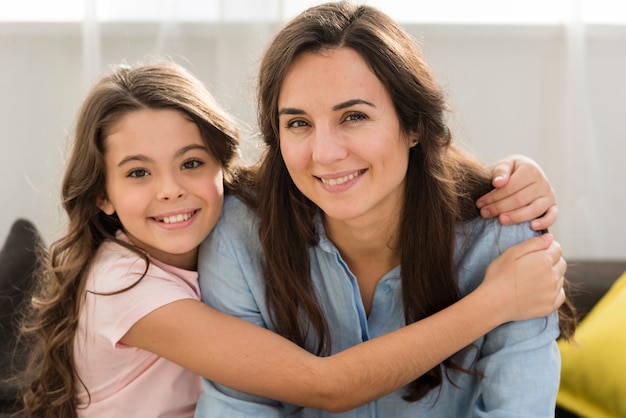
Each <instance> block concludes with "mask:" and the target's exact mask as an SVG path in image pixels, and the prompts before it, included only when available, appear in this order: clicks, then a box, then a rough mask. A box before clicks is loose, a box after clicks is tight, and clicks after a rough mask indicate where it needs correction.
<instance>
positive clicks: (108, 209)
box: [98, 196, 115, 216]
mask: <svg viewBox="0 0 626 418" xmlns="http://www.w3.org/2000/svg"><path fill="white" fill-rule="evenodd" d="M98 207H99V208H100V210H101V211H102V212H104V213H106V214H107V215H109V216H111V215H113V214H114V213H115V207H113V203H111V201H110V200H109V199H107V198H106V196H103V197H101V198H100V199H98Z"/></svg>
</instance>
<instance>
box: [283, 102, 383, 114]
mask: <svg viewBox="0 0 626 418" xmlns="http://www.w3.org/2000/svg"><path fill="white" fill-rule="evenodd" d="M357 104H364V105H367V106H371V107H376V105H375V104H374V103H372V102H368V101H367V100H363V99H352V100H346V101H345V102H341V103H339V104H336V105H335V106H333V107H332V110H342V109H346V108H348V107H351V106H354V105H357ZM304 113H306V112H305V111H304V110H302V109H298V108H295V107H285V108H283V109H280V110H279V111H278V116H281V115H302V114H304Z"/></svg>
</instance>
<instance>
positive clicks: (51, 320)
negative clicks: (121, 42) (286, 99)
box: [23, 62, 239, 418]
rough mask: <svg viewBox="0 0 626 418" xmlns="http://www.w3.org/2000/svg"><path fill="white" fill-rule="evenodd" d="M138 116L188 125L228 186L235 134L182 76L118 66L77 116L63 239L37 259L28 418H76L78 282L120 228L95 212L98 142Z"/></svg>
mask: <svg viewBox="0 0 626 418" xmlns="http://www.w3.org/2000/svg"><path fill="white" fill-rule="evenodd" d="M144 108H152V109H163V108H167V109H176V110H178V111H180V112H183V113H184V114H185V115H186V116H187V117H189V118H190V119H191V120H192V121H194V122H195V123H196V125H197V126H198V128H199V129H200V132H201V134H202V136H203V138H204V140H205V142H206V144H207V146H208V147H209V149H210V150H211V152H212V153H213V155H214V156H215V157H216V158H217V159H218V161H220V163H221V164H222V167H223V170H224V182H225V189H226V190H227V191H228V190H231V189H232V185H233V184H234V183H233V179H234V169H233V167H232V165H233V164H232V163H233V160H234V158H235V157H236V155H237V147H238V141H239V132H238V129H237V127H236V125H235V124H234V123H233V122H232V121H231V120H230V118H229V117H228V116H227V115H226V113H224V112H223V111H222V110H221V108H220V107H219V106H218V105H217V103H216V102H215V100H214V99H213V97H212V96H211V94H210V93H209V92H208V91H207V90H206V88H205V87H204V85H203V84H202V83H201V82H200V81H199V80H198V79H196V78H195V77H194V76H193V75H191V74H190V73H189V72H187V71H186V70H185V69H184V68H182V67H180V66H178V65H176V64H174V63H173V62H162V63H156V64H149V65H137V66H134V67H129V66H119V67H116V68H114V69H113V71H112V72H110V73H109V74H108V75H105V76H104V77H103V78H101V79H100V80H99V81H98V82H97V83H96V84H95V85H94V86H93V88H92V89H91V91H90V92H89V94H88V95H87V97H86V98H85V100H84V102H83V103H82V106H81V109H80V111H79V114H78V118H77V121H76V126H75V129H74V136H73V147H72V152H71V155H70V157H69V160H68V161H67V165H66V169H65V175H64V178H63V182H62V187H61V194H62V205H63V209H64V210H65V212H66V214H67V232H66V233H65V235H63V236H62V237H61V238H60V239H58V240H57V241H55V242H54V243H53V244H52V245H51V246H50V247H49V249H48V251H46V252H45V253H44V254H42V257H43V259H44V266H45V267H44V269H43V271H42V272H41V274H40V277H39V284H38V289H37V291H36V294H35V296H34V298H33V306H32V312H31V313H30V317H29V320H28V323H27V324H26V325H25V332H26V333H25V336H26V337H27V338H28V339H29V340H31V341H32V355H31V360H30V363H29V367H28V369H27V372H26V375H25V377H24V386H25V387H24V396H23V402H24V412H25V413H26V414H27V415H28V416H30V417H38V418H39V417H50V418H59V417H63V418H71V417H76V415H77V414H76V406H77V405H76V399H75V390H76V388H77V385H80V384H83V383H82V382H81V380H80V376H77V374H76V371H75V368H74V352H73V348H74V337H75V334H76V327H77V324H78V318H79V315H80V310H81V303H82V300H83V296H84V294H85V283H84V282H85V275H86V272H87V271H88V269H89V267H90V264H91V263H92V261H93V258H94V255H95V254H96V251H97V249H98V247H99V246H100V244H101V243H102V242H103V241H104V240H114V241H117V240H116V239H115V232H116V231H117V230H118V229H121V228H122V225H121V223H120V221H119V219H118V218H117V216H116V215H113V216H108V215H106V214H105V213H103V212H102V211H101V210H100V209H99V208H98V206H97V203H98V202H99V199H101V198H102V197H104V196H105V193H106V192H105V176H106V172H105V163H104V155H103V152H104V144H103V141H104V139H105V138H106V136H107V134H108V131H109V129H111V127H112V126H113V125H114V124H115V123H116V122H117V121H119V120H120V118H122V117H123V116H124V115H126V114H128V113H129V112H133V111H136V110H140V109H144ZM117 242H119V243H120V244H121V245H126V244H125V243H123V242H120V241H117ZM126 246H128V245H126ZM130 248H131V249H133V248H132V247H130ZM139 254H140V255H141V253H139ZM142 256H143V255H142ZM86 389H87V390H88V389H89V388H86Z"/></svg>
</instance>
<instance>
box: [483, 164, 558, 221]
mask: <svg viewBox="0 0 626 418" xmlns="http://www.w3.org/2000/svg"><path fill="white" fill-rule="evenodd" d="M492 171H493V186H494V187H495V189H494V190H492V191H490V192H489V193H487V194H486V195H484V196H482V197H481V198H480V199H478V200H477V201H476V206H478V208H479V209H480V214H481V216H483V217H484V218H491V217H494V216H498V219H499V221H500V223H501V224H503V225H508V224H516V223H520V222H525V221H530V220H532V222H531V228H532V229H534V230H535V231H541V230H545V229H548V227H549V226H551V225H553V224H554V222H555V221H556V218H557V214H558V208H557V202H556V193H555V192H554V189H553V188H552V186H551V185H550V182H549V181H548V178H547V177H546V175H545V174H544V173H543V171H542V170H541V168H540V167H539V165H538V164H537V163H536V162H535V161H533V160H531V159H530V158H528V157H525V156H523V155H513V156H511V157H509V158H506V159H504V160H501V161H499V162H497V163H496V164H495V166H494V167H493V169H492Z"/></svg>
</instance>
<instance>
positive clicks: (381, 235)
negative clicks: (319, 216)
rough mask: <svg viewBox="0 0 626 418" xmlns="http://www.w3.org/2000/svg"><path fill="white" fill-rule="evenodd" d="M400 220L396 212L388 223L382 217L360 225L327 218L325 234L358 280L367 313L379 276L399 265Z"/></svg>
mask: <svg viewBox="0 0 626 418" xmlns="http://www.w3.org/2000/svg"><path fill="white" fill-rule="evenodd" d="M398 219H399V216H397V215H396V216H394V217H392V218H391V217H390V219H389V220H388V221H387V222H386V221H385V220H383V219H381V220H379V221H375V222H369V223H361V224H358V225H357V223H356V222H344V221H337V220H332V219H325V220H324V225H325V229H326V235H327V236H328V238H329V239H330V240H331V241H332V242H333V244H334V245H335V247H337V249H338V250H339V252H340V254H341V256H342V258H343V260H344V261H345V262H346V264H347V265H348V267H349V268H350V271H351V272H352V274H354V275H355V277H356V279H357V282H358V283H359V289H360V291H361V299H362V301H363V305H364V306H365V310H366V312H367V313H369V310H370V308H371V302H372V299H373V295H374V291H375V289H376V285H377V284H378V282H379V281H380V279H381V278H382V277H383V276H384V275H385V274H387V273H388V272H389V271H390V270H392V269H393V268H395V267H396V266H398V265H399V264H400V248H399V245H398V235H399V234H398V227H399V224H398Z"/></svg>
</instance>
